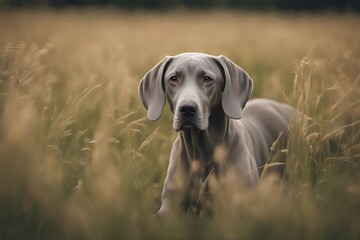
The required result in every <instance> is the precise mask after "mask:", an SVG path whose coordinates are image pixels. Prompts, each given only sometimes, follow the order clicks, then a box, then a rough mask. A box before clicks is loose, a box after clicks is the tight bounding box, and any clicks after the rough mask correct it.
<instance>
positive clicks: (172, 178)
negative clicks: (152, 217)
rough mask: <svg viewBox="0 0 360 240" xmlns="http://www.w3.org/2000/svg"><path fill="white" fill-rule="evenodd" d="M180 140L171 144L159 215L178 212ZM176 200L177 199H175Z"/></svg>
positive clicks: (180, 182)
mask: <svg viewBox="0 0 360 240" xmlns="http://www.w3.org/2000/svg"><path fill="white" fill-rule="evenodd" d="M179 145H180V140H179V139H176V140H175V141H174V143H173V146H172V149H171V153H170V159H169V166H168V170H167V175H166V178H165V182H164V188H163V191H162V195H161V207H160V209H159V211H158V214H159V215H166V214H169V213H173V212H176V211H177V210H179V206H178V204H179V200H180V198H181V196H180V193H181V189H182V188H181V187H182V186H183V184H182V181H181V180H182V179H183V178H182V176H180V175H181V174H180V164H181V161H180V160H179V159H178V157H179ZM177 198H178V199H177Z"/></svg>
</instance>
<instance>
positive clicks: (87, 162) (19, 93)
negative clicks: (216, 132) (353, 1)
mask: <svg viewBox="0 0 360 240" xmlns="http://www.w3.org/2000/svg"><path fill="white" fill-rule="evenodd" d="M105 13H106V14H104V13H102V12H97V11H85V12H80V13H77V14H74V13H73V12H72V11H65V12H47V11H45V12H42V11H40V12H37V13H33V12H28V11H23V12H10V13H8V12H3V14H1V16H0V19H1V21H0V26H4V28H2V29H4V31H3V32H4V34H3V35H2V37H0V43H2V44H3V46H4V48H3V49H2V50H1V52H0V143H1V144H0V212H1V214H0V238H1V239H14V238H15V239H28V238H49V239H53V238H58V239H109V238H125V239H128V238H137V239H138V238H148V239H170V238H171V239H174V238H176V239H188V238H198V239H211V238H213V239H219V238H220V239H240V238H251V239H264V238H265V239H358V238H359V237H360V231H359V229H358V226H359V224H360V215H359V214H358V210H359V206H360V184H359V183H360V181H359V180H360V179H359V177H360V166H359V165H360V162H359V160H360V122H359V119H360V118H359V116H360V112H359V111H360V110H359V109H360V108H359V104H360V88H359V76H360V75H359V69H360V66H359V59H360V52H359V49H360V48H359V47H360V46H359V41H357V40H358V39H359V33H357V32H354V31H353V29H354V27H355V28H356V26H359V25H360V21H359V18H358V17H357V16H351V15H350V16H346V15H345V16H338V15H334V16H327V15H324V16H319V15H287V16H281V15H276V14H265V15H260V14H254V13H253V14H246V13H234V12H233V13H231V12H230V13H224V12H212V13H186V19H183V15H184V14H185V13H181V12H180V13H164V14H160V15H155V14H149V13H135V15H134V16H133V15H130V14H128V13H119V12H111V11H110V12H105ZM98 15H100V16H101V18H97V20H96V21H95V20H94V16H98ZM118 15H119V16H118ZM5 19H6V21H5ZM44 19H46V20H47V22H46V23H45V22H44ZM30 20H31V21H30ZM164 20H166V21H164ZM181 21H185V22H184V23H182V22H181ZM189 22H192V23H193V24H192V25H188V24H187V23H189ZM30 23H31V24H30ZM310 23H311V24H310ZM153 24H156V28H155V27H154V28H153V27H152V26H153ZM264 24H265V25H264ZM267 24H268V25H267ZM143 25H147V27H148V29H146V30H144V28H140V29H139V27H140V26H143ZM30 26H34V27H33V28H32V29H29V27H30ZM90 26H91V27H92V28H90ZM174 26H175V27H174ZM234 26H237V27H236V28H235V27H234ZM269 26H271V28H269ZM199 28H201V29H202V31H199V30H198V29H199ZM84 29H90V30H84ZM174 29H176V31H175V30H174ZM214 29H220V30H219V31H221V33H222V34H220V35H214V32H216V31H215V30H214ZM293 29H296V31H294V30H293ZM165 30H168V32H166V31H165ZM78 32H79V33H81V34H79V33H78ZM164 32H166V34H164ZM189 33H191V34H193V35H192V38H191V39H187V37H186V34H189ZM64 34H65V35H66V36H67V37H64V36H63V35H64ZM174 34H175V35H174ZM72 35H75V36H77V38H74V39H70V40H69V39H68V37H69V36H72ZM164 35H165V36H167V37H169V38H170V39H167V41H164V40H163V38H164ZM264 35H266V36H267V37H266V38H264V37H263V36H264ZM329 35H331V36H332V38H329V37H327V36H329ZM144 36H146V40H144ZM176 36H178V37H179V39H176ZM210 37H211V38H210ZM19 38H21V39H22V40H24V42H21V43H16V42H17V41H18V40H19ZM310 38H311V39H310ZM144 41H145V42H146V43H147V44H146V46H144ZM9 42H13V43H9ZM47 42H50V43H51V45H49V44H47ZM159 43H162V44H161V46H159ZM319 43H321V44H319ZM280 45H281V47H282V49H283V51H279V46H280ZM36 46H43V47H36ZM311 46H312V47H313V49H312V50H309V47H311ZM193 50H197V51H204V52H209V53H212V54H226V55H228V56H229V57H230V58H232V59H234V60H235V61H237V62H239V64H241V65H242V66H243V67H244V69H246V70H247V71H248V72H249V73H250V75H251V76H253V78H254V79H255V89H256V90H255V92H254V96H255V97H259V96H265V97H271V98H274V99H278V100H282V101H284V102H288V103H289V104H291V105H293V106H294V107H296V108H297V109H298V111H299V113H298V114H297V116H296V117H295V119H294V122H292V124H291V125H290V126H289V130H290V140H289V143H288V147H287V149H277V144H276V143H274V145H273V148H272V151H274V152H275V151H278V152H277V155H275V156H279V155H280V154H281V155H286V159H287V162H286V175H285V177H284V179H280V178H278V177H277V176H274V175H271V174H269V175H268V174H264V175H263V176H262V178H261V181H260V182H259V184H258V185H257V186H256V187H255V188H253V189H250V190H249V189H247V188H245V187H244V186H242V184H241V181H239V182H237V181H234V180H236V176H234V175H231V174H229V175H228V176H227V177H226V178H224V179H221V180H220V181H218V180H217V179H216V178H215V177H214V174H210V175H209V177H208V178H207V180H206V183H207V184H208V185H209V189H210V193H206V192H204V191H200V194H199V196H198V198H197V199H196V200H197V201H201V200H202V199H201V198H202V197H203V196H205V195H207V194H210V195H211V198H212V202H211V211H212V214H211V215H210V216H201V217H200V218H198V217H194V216H192V215H191V214H187V215H180V216H177V215H175V216H171V217H170V218H157V217H154V216H153V213H154V212H156V210H157V209H158V207H159V205H160V202H159V201H160V194H161V190H162V183H163V181H164V177H165V172H166V167H167V161H168V160H167V159H168V155H169V151H170V148H171V143H172V140H173V139H174V137H175V136H176V135H175V134H174V133H173V131H172V129H171V124H170V120H169V118H170V113H169V111H168V110H165V112H164V114H163V117H162V119H161V120H160V122H159V123H155V124H154V123H149V122H148V121H147V120H146V118H145V117H144V116H145V111H144V110H143V107H142V106H141V104H140V102H139V100H138V96H137V91H136V88H137V83H138V81H139V79H140V78H141V77H142V75H143V74H144V73H145V72H146V71H147V70H148V69H149V68H150V67H151V66H152V65H153V64H155V63H156V61H158V60H159V59H161V57H163V55H165V54H173V53H176V52H180V51H193ZM302 56H306V57H304V58H302ZM297 59H300V61H299V62H296V60H297ZM291 63H294V64H291ZM292 70H295V71H294V72H292ZM218 150H219V151H216V152H217V156H216V158H217V159H218V160H219V161H221V158H223V157H224V156H225V155H224V153H223V152H221V149H218ZM272 161H274V162H271V163H270V162H269V164H268V165H267V166H265V171H264V172H267V171H266V170H267V169H270V168H271V167H274V166H278V165H280V164H281V163H277V161H276V158H275V159H272ZM234 182H235V183H236V184H234Z"/></svg>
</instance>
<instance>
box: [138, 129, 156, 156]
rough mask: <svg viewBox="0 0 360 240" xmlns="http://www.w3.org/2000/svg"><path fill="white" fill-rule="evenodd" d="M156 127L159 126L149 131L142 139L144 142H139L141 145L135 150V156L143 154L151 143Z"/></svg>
mask: <svg viewBox="0 0 360 240" xmlns="http://www.w3.org/2000/svg"><path fill="white" fill-rule="evenodd" d="M158 129H159V127H157V128H156V129H155V130H154V131H153V132H152V133H150V135H149V136H148V137H147V138H146V139H145V140H144V142H143V143H141V145H140V146H139V148H138V149H137V150H136V152H135V157H137V156H142V155H143V154H144V152H145V151H146V148H147V147H148V146H149V144H150V143H151V141H152V139H153V138H154V136H155V135H156V133H157V130H158Z"/></svg>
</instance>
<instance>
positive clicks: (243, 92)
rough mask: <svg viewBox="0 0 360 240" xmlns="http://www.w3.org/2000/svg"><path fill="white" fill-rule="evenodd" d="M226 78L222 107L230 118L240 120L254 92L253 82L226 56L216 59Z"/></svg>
mask: <svg viewBox="0 0 360 240" xmlns="http://www.w3.org/2000/svg"><path fill="white" fill-rule="evenodd" d="M216 59H217V61H218V62H219V64H220V67H222V70H223V72H224V76H225V79H224V80H225V86H224V90H223V94H222V98H221V101H222V107H223V110H224V112H225V114H226V115H227V116H228V117H229V118H234V119H239V118H241V117H242V115H243V111H242V110H243V108H244V107H245V105H246V102H247V101H248V100H249V98H250V95H251V93H252V90H253V80H252V79H251V78H250V77H249V75H248V74H247V73H246V72H245V71H244V70H243V69H242V68H240V67H239V66H238V65H236V64H235V63H233V62H232V61H231V60H229V59H228V58H226V57H224V56H219V57H216Z"/></svg>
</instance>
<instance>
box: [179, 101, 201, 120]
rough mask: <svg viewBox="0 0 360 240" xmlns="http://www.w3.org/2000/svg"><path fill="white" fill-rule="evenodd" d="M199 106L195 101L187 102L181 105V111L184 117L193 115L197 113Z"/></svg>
mask: <svg viewBox="0 0 360 240" xmlns="http://www.w3.org/2000/svg"><path fill="white" fill-rule="evenodd" d="M196 110H197V107H196V105H195V104H193V103H186V104H184V105H182V106H181V107H180V113H181V115H183V116H184V117H192V116H193V115H194V114H195V113H196Z"/></svg>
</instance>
